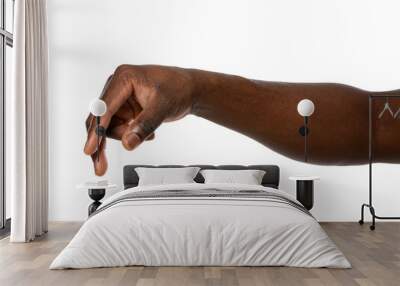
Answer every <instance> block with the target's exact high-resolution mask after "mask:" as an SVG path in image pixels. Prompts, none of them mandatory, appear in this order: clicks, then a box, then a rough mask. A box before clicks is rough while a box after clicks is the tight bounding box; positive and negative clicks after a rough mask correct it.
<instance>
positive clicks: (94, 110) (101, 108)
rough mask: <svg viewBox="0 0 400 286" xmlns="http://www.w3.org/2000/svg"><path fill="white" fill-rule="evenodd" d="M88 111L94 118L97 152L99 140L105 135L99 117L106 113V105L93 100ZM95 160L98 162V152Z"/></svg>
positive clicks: (100, 101) (101, 101) (96, 99)
mask: <svg viewBox="0 0 400 286" xmlns="http://www.w3.org/2000/svg"><path fill="white" fill-rule="evenodd" d="M89 111H90V113H91V114H92V115H93V116H94V117H95V118H96V134H97V150H99V149H100V138H101V137H102V136H105V135H106V129H105V128H104V127H103V126H101V125H100V117H101V116H103V115H104V114H105V113H106V111H107V105H106V103H105V102H104V101H103V100H101V99H98V98H95V99H93V100H92V101H91V102H90V104H89ZM96 160H97V161H99V152H97V158H96Z"/></svg>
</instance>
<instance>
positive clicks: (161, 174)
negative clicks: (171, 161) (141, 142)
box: [135, 167, 200, 186]
mask: <svg viewBox="0 0 400 286" xmlns="http://www.w3.org/2000/svg"><path fill="white" fill-rule="evenodd" d="M199 170H200V168H199V167H182V168H145V167H137V168H135V171H136V173H137V174H138V176H139V184H138V185H139V186H148V185H166V184H185V183H195V181H194V180H193V179H194V178H195V177H196V175H197V173H198V172H199Z"/></svg>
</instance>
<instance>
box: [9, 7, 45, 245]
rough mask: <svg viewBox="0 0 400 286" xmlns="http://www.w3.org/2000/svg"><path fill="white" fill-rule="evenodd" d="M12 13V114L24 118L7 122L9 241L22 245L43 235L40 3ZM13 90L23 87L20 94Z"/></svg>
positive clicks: (42, 15) (42, 34)
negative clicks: (10, 148)
mask: <svg viewBox="0 0 400 286" xmlns="http://www.w3.org/2000/svg"><path fill="white" fill-rule="evenodd" d="M18 2H19V3H18ZM18 4H19V5H18ZM15 9H16V17H15V25H16V31H15V48H14V49H15V51H14V55H15V57H14V60H15V63H16V64H15V70H14V73H13V75H14V83H15V85H14V89H15V93H14V96H15V97H16V100H14V102H15V106H13V111H16V112H17V113H20V114H21V113H23V114H24V116H23V117H20V116H16V117H14V120H16V121H15V122H12V126H13V127H15V128H17V129H19V130H18V132H15V134H14V135H15V138H12V139H13V140H12V142H17V144H16V148H14V149H13V154H12V159H11V162H10V163H12V167H13V168H12V169H11V172H12V173H13V174H12V175H11V179H12V180H14V182H12V183H11V186H12V189H11V193H12V197H11V199H12V212H11V216H12V217H11V238H10V240H11V241H13V242H26V241H30V240H33V239H34V238H35V237H36V236H40V235H42V234H43V233H44V232H47V229H48V223H47V222H48V154H47V153H48V136H47V134H48V131H47V93H48V88H47V81H48V50H47V19H46V0H25V1H17V2H16V8H15ZM22 57H23V58H24V60H22V59H21V58H22ZM17 63H19V64H18V65H17ZM18 86H24V89H21V88H18ZM21 120H22V121H24V122H20V121H21ZM21 141H22V142H23V143H24V144H22V143H21ZM13 209H15V211H13Z"/></svg>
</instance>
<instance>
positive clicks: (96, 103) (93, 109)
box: [89, 98, 107, 116]
mask: <svg viewBox="0 0 400 286" xmlns="http://www.w3.org/2000/svg"><path fill="white" fill-rule="evenodd" d="M89 111H90V113H91V114H93V115H94V116H103V115H104V114H105V113H106V111H107V105H106V103H105V102H104V101H103V100H101V99H98V98H95V99H93V100H92V101H91V102H90V104H89Z"/></svg>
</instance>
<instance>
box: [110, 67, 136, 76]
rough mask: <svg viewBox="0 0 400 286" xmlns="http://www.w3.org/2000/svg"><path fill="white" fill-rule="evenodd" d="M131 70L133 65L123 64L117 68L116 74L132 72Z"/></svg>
mask: <svg viewBox="0 0 400 286" xmlns="http://www.w3.org/2000/svg"><path fill="white" fill-rule="evenodd" d="M131 71H132V66H130V65H127V64H122V65H119V66H118V67H117V68H116V69H115V72H114V74H115V75H117V76H122V75H126V74H131Z"/></svg>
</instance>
